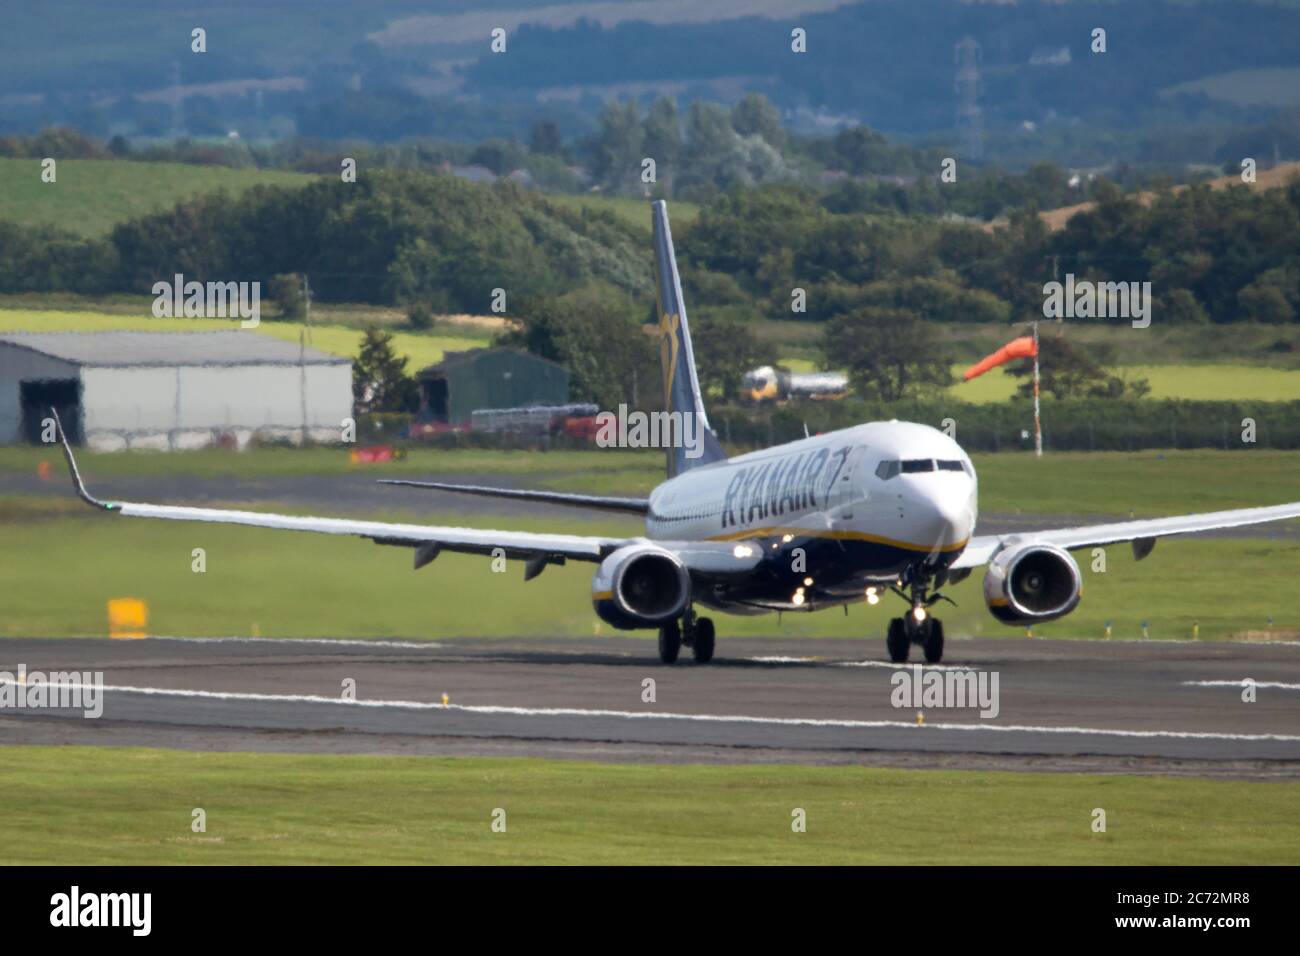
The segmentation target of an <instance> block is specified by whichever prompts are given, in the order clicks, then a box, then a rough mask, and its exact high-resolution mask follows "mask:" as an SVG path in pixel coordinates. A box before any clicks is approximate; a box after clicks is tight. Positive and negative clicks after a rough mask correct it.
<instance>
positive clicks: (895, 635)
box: [885, 617, 912, 664]
mask: <svg viewBox="0 0 1300 956" xmlns="http://www.w3.org/2000/svg"><path fill="white" fill-rule="evenodd" d="M885 646H886V647H888V648H889V659H890V660H891V661H893V662H894V663H895V664H906V663H907V652H908V651H909V650H910V649H911V646H912V642H911V641H910V640H908V637H907V625H905V624H904V623H903V619H902V618H901V617H896V618H894V619H892V620H891V621H890V622H889V631H888V633H887V634H886V636H885Z"/></svg>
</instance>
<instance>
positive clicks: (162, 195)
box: [0, 157, 315, 236]
mask: <svg viewBox="0 0 1300 956" xmlns="http://www.w3.org/2000/svg"><path fill="white" fill-rule="evenodd" d="M54 158H55V159H56V160H57V161H58V165H57V177H58V178H57V181H56V182H53V183H44V182H42V181H41V161H40V160H39V159H9V158H0V181H3V182H4V184H5V188H4V189H3V190H0V220H8V221H10V222H18V223H22V224H24V225H30V226H57V227H58V228H60V229H68V230H71V231H73V232H76V233H78V234H80V235H83V236H100V235H103V234H104V233H107V232H108V231H109V230H111V229H112V228H113V227H114V226H115V225H117V224H118V223H121V222H125V221H127V220H128V219H135V218H137V217H139V216H143V215H147V214H149V213H154V212H160V211H162V210H164V209H169V208H171V207H172V206H174V205H175V204H176V203H177V202H180V201H181V200H182V199H186V198H188V197H190V196H195V195H198V194H200V193H211V192H216V191H217V190H218V189H225V190H227V191H228V192H229V193H230V194H231V195H232V196H237V195H239V194H240V193H242V192H245V191H246V190H248V189H251V188H252V187H253V186H258V185H270V186H301V185H304V184H305V183H308V182H310V181H311V180H312V179H314V178H315V177H314V176H310V175H307V174H304V173H293V172H284V171H280V170H270V169H230V168H228V167H225V166H193V165H187V164H182V163H143V162H132V161H125V160H98V159H59V158H58V157H54Z"/></svg>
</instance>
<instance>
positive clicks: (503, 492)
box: [379, 478, 650, 515]
mask: <svg viewBox="0 0 1300 956" xmlns="http://www.w3.org/2000/svg"><path fill="white" fill-rule="evenodd" d="M379 483H380V484H381V485H403V486H405V487H407V488H428V489H431V490H433V491H457V492H460V493H461V494H464V495H484V496H486V497H489V498H513V499H515V500H516V501H540V502H544V503H546V504H552V505H574V506H576V507H579V508H591V509H594V510H597V511H622V512H627V513H630V514H641V515H643V514H645V513H647V512H648V511H649V510H650V501H649V499H647V498H614V497H610V496H607V495H576V494H573V493H571V492H567V491H534V490H532V489H530V488H494V487H490V486H488V485H454V484H448V483H447V482H442V481H410V480H408V479H405V478H380V479H379Z"/></svg>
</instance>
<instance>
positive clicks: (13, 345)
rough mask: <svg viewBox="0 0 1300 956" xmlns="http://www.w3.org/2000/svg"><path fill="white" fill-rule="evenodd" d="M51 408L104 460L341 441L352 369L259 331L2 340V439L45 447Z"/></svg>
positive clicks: (22, 335) (29, 335)
mask: <svg viewBox="0 0 1300 956" xmlns="http://www.w3.org/2000/svg"><path fill="white" fill-rule="evenodd" d="M51 406H53V407H54V408H56V409H58V411H59V417H60V419H61V420H62V421H63V425H64V428H65V429H66V431H67V433H68V437H69V439H70V440H72V441H74V442H76V443H78V444H85V445H87V446H89V447H91V448H95V449H97V450H104V451H112V450H118V449H126V448H151V449H158V450H169V449H178V448H203V447H207V446H209V445H214V444H225V445H234V446H236V447H243V446H244V445H245V444H247V443H248V441H249V440H250V439H251V438H253V437H254V436H257V437H259V438H261V439H280V440H286V441H289V442H293V443H295V444H296V443H300V442H302V441H303V440H304V439H308V440H311V441H318V442H337V441H339V440H340V439H341V437H342V426H343V421H344V419H347V418H350V417H351V416H352V363H351V361H350V360H348V359H346V358H340V357H338V356H335V355H327V354H326V353H324V352H318V351H316V350H315V349H310V348H302V347H301V346H300V345H298V344H297V343H293V342H286V341H283V340H280V339H276V338H271V337H270V336H267V335H262V334H260V333H257V332H251V331H236V330H232V331H221V332H19V333H12V334H8V335H0V442H4V443H8V444H12V443H16V442H23V441H28V442H40V441H41V440H42V434H41V432H42V423H43V422H44V420H45V419H46V418H48V417H49V409H50V407H51Z"/></svg>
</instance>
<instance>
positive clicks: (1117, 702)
mask: <svg viewBox="0 0 1300 956" xmlns="http://www.w3.org/2000/svg"><path fill="white" fill-rule="evenodd" d="M882 650H883V648H878V647H876V646H874V644H872V645H865V644H864V643H863V642H859V641H852V640H807V639H800V640H793V639H779V640H778V639H734V640H727V639H726V638H725V636H724V637H722V638H720V639H719V646H718V658H717V659H716V660H715V661H714V663H712V664H710V665H696V664H694V663H692V662H690V660H689V653H688V652H685V651H684V653H683V660H682V661H681V662H679V663H678V664H677V665H674V666H664V665H661V664H659V662H658V660H657V658H656V655H655V648H654V644H653V643H652V642H651V641H647V640H644V639H637V638H603V639H583V640H577V639H553V640H552V639H527V640H525V639H519V640H477V639H452V640H440V641H437V642H433V643H423V642H415V641H374V642H364V641H326V640H317V641H291V640H254V639H247V638H225V639H208V640H203V639H197V640H196V639H167V638H150V639H143V640H108V639H72V638H66V639H4V640H0V672H10V673H12V674H16V673H17V669H18V665H20V664H23V665H26V668H27V670H28V671H29V672H32V671H44V672H49V671H78V672H87V671H88V672H95V671H101V672H102V673H103V683H104V685H105V688H106V689H105V691H104V699H103V714H102V716H101V717H99V718H98V719H87V718H85V717H84V716H82V714H81V712H80V711H52V710H48V709H45V710H22V709H12V708H8V709H0V743H9V744H15V743H61V744H62V743H83V744H102V745H142V746H162V747H175V748H183V749H196V750H209V749H211V750H274V751H290V752H323V753H410V754H490V755H506V754H509V755H520V754H522V755H538V756H548V757H549V756H558V757H574V758H582V759H596V760H618V761H642V760H652V761H669V762H673V761H692V762H697V761H707V762H778V763H779V762H802V763H862V764H875V765H885V766H913V767H944V768H962V767H971V768H998V769H1045V770H1078V769H1091V770H1099V771H1107V772H1110V771H1115V772H1126V773H1186V774H1196V775H1210V776H1251V777H1285V778H1300V645H1297V644H1294V643H1292V644H1284V643H1268V644H1263V643H1261V644H1244V643H1208V642H1207V643H1196V642H1178V643H1175V642H1165V641H1151V642H1124V641H1110V642H1103V641H1059V640H1050V641H1049V640H1043V639H1038V640H1034V639H1026V638H1000V639H990V638H983V639H971V640H953V641H950V644H949V648H948V654H947V658H946V660H945V662H944V665H943V668H952V669H954V670H952V671H951V673H959V672H961V671H965V670H967V669H973V670H974V671H975V673H976V676H977V679H978V676H979V675H980V674H983V675H985V676H984V680H985V681H986V684H985V686H986V688H988V689H990V690H991V688H992V686H993V685H992V683H991V682H992V678H993V675H994V674H996V675H997V691H998V694H997V698H996V700H997V715H996V716H993V717H987V718H985V717H981V716H980V710H979V708H978V707H965V708H956V707H935V706H931V707H928V708H927V707H924V706H923V707H920V708H918V707H916V706H913V705H912V704H911V702H908V704H907V706H903V707H895V706H893V704H894V701H892V700H891V697H892V696H893V695H894V692H895V684H894V682H893V681H894V679H895V675H896V674H897V673H898V672H899V667H898V666H895V665H890V664H888V663H886V662H884V661H883V660H881V657H880V655H881V652H882ZM943 668H935V669H933V672H934V673H938V674H945V673H949V671H945V670H944V669H943ZM925 671H926V672H929V671H931V669H930V668H926V669H925ZM904 673H906V674H908V675H909V679H910V677H911V676H914V675H915V673H916V672H915V671H913V670H912V669H911V668H910V666H909V668H908V670H906V671H904ZM923 673H924V672H923ZM1243 678H1251V679H1253V680H1254V681H1255V682H1257V689H1256V695H1257V699H1256V700H1255V701H1254V702H1252V703H1246V702H1243V701H1242V699H1241V698H1242V688H1241V681H1242V679H1243ZM4 679H5V676H4V674H3V673H0V680H4ZM349 680H350V681H354V682H355V684H354V686H355V697H356V699H355V700H354V701H347V700H344V699H343V694H344V686H345V682H347V681H349ZM647 680H653V682H654V684H653V697H654V699H653V701H649V700H647V699H645V698H646V697H648V696H649V694H648V693H647V686H648V685H647V684H646V681H647ZM444 694H446V695H447V703H446V704H444V703H443V695H444ZM918 711H919V714H918ZM918 718H919V719H918ZM921 721H923V722H921Z"/></svg>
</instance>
